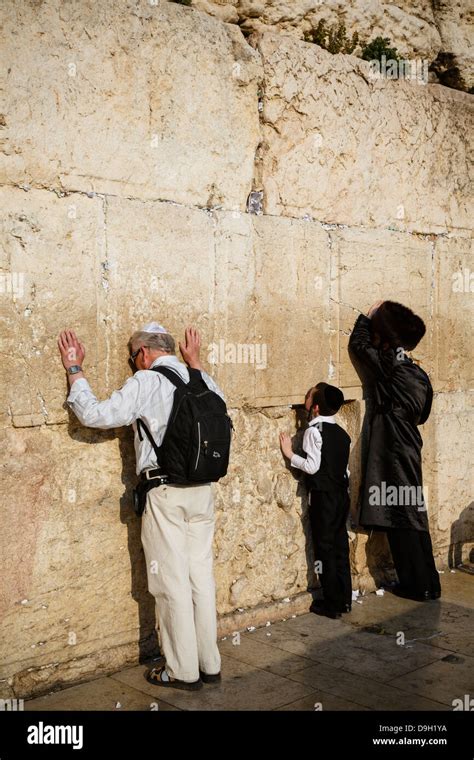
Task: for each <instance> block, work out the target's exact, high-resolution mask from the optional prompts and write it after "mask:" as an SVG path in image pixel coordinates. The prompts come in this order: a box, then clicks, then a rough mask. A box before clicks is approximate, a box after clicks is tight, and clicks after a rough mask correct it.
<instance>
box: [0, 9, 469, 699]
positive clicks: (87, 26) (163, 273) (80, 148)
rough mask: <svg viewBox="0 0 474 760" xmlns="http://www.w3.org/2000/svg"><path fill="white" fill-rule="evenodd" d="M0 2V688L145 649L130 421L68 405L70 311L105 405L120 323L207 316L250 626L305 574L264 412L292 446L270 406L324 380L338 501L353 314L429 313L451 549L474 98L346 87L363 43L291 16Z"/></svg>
mask: <svg viewBox="0 0 474 760" xmlns="http://www.w3.org/2000/svg"><path fill="white" fill-rule="evenodd" d="M261 5H262V6H263V5H264V4H263V3H261ZM229 7H230V6H228V5H224V4H221V9H222V12H223V13H224V12H225V9H226V8H229ZM234 7H235V6H234ZM275 7H276V4H275ZM374 7H375V6H374ZM377 7H378V6H377ZM391 8H392V11H391V12H393V13H395V12H396V11H395V10H394V8H395V7H394V6H391ZM4 9H5V12H6V13H5V15H6V23H7V34H6V40H7V42H6V47H5V53H6V60H7V66H6V67H5V71H8V69H10V71H9V73H8V77H7V80H8V89H7V99H6V112H5V114H4V115H3V116H4V118H3V120H2V122H1V123H2V124H3V123H4V124H5V126H4V127H3V129H2V134H4V135H5V137H6V140H5V141H3V142H2V146H3V153H2V154H1V156H2V162H3V163H2V165H3V170H2V171H3V174H2V180H1V184H2V186H1V188H0V193H1V198H0V201H1V208H2V222H1V229H2V253H1V260H0V275H1V278H2V279H1V293H0V304H1V313H2V345H1V351H2V362H1V365H0V366H1V388H2V395H1V400H2V403H1V408H0V414H1V421H2V424H1V446H2V451H3V452H4V455H3V463H4V468H3V472H4V476H3V481H2V483H3V489H2V490H3V493H2V503H3V505H4V519H3V523H2V524H3V528H2V538H1V539H0V544H1V557H2V560H1V574H2V580H3V583H2V586H1V592H0V663H1V664H0V696H7V697H8V696H12V695H13V696H14V695H16V696H26V695H28V694H31V693H40V692H41V691H46V690H48V689H50V688H52V687H53V686H55V685H58V684H64V683H71V682H74V681H76V680H80V679H85V678H88V677H90V676H91V675H97V674H98V673H102V672H110V671H111V670H114V669H117V668H119V667H121V666H122V665H123V664H125V663H127V662H133V661H134V660H136V658H137V656H138V654H139V653H141V654H143V653H145V652H150V651H153V649H154V647H155V637H154V634H153V627H154V605H153V599H152V598H151V597H150V596H149V594H148V593H147V590H146V578H145V568H144V564H143V555H142V551H141V546H140V523H139V520H138V519H137V518H136V517H135V516H134V515H133V512H132V510H131V489H132V486H133V483H134V457H133V445H132V437H131V431H130V430H122V431H94V430H88V429H84V428H82V427H81V426H80V425H79V424H78V422H77V420H76V419H75V418H74V416H73V415H71V413H70V412H69V410H68V408H67V407H66V406H65V404H64V402H65V398H66V382H65V377H64V372H63V370H62V368H61V365H60V362H59V359H58V354H57V347H56V339H57V335H58V333H59V332H60V330H61V329H63V328H65V327H72V328H76V329H77V330H78V332H79V334H80V337H81V339H82V340H83V341H84V343H85V344H86V361H85V366H86V371H87V376H88V378H89V379H90V382H91V385H92V387H93V389H94V391H95V392H96V394H97V396H98V397H99V398H101V399H102V398H106V397H107V396H108V395H109V394H110V393H111V392H112V391H113V390H114V389H116V388H118V387H120V386H121V384H122V383H123V382H124V380H125V379H126V378H127V377H128V376H129V373H130V370H129V368H128V366H127V351H126V342H127V339H128V338H129V336H130V334H131V332H132V331H133V330H134V329H137V328H138V327H140V325H141V324H143V322H145V321H149V320H150V319H158V320H159V321H161V322H162V323H164V324H165V325H167V326H168V328H169V329H170V330H171V331H172V332H173V334H174V335H175V337H176V338H178V339H180V338H181V337H182V335H183V330H184V327H185V326H186V325H187V324H188V323H193V324H195V325H196V326H197V327H198V328H199V329H200V331H201V333H202V338H203V358H204V363H205V364H206V366H207V368H208V370H209V371H210V372H212V374H213V375H214V376H215V377H216V379H217V381H218V382H219V384H220V385H221V386H222V388H223V389H224V390H225V393H226V396H227V399H228V402H229V407H230V409H231V414H232V417H233V419H234V424H235V428H236V433H235V439H234V449H233V456H232V461H231V467H230V469H229V473H228V475H227V477H226V478H225V479H224V480H223V481H222V482H221V483H219V485H217V486H216V488H215V494H216V514H217V529H216V540H215V562H216V579H217V593H218V608H219V614H220V615H221V621H222V622H221V626H223V628H222V630H224V629H225V630H227V629H226V628H225V626H226V625H233V624H234V623H229V622H228V621H229V620H233V619H234V618H233V617H232V616H233V615H234V614H239V613H238V612H237V611H238V610H239V609H243V608H244V609H245V612H244V613H242V616H243V617H242V618H241V620H245V621H246V622H245V625H247V624H250V622H249V621H251V619H252V617H251V616H252V614H253V612H252V611H253V610H256V612H255V615H256V618H255V619H258V620H262V619H263V616H264V615H266V614H267V613H266V610H267V609H268V610H273V612H271V613H270V612H269V613H268V614H272V615H278V614H280V613H279V612H278V611H279V610H282V609H288V611H290V610H292V611H294V612H298V611H301V609H302V604H303V603H304V599H305V592H306V589H307V587H308V585H311V584H312V583H313V581H314V578H313V573H312V551H311V547H310V542H309V540H308V539H309V534H308V525H307V514H306V503H305V493H304V489H303V487H302V485H301V483H300V482H299V481H298V480H297V478H296V477H295V474H294V473H292V472H290V471H289V470H288V469H286V468H285V466H284V463H283V461H282V459H281V456H280V454H279V450H278V432H279V431H281V430H288V432H291V433H293V434H294V435H295V445H296V446H299V445H300V444H301V435H302V430H301V425H302V422H303V419H302V417H301V413H300V412H298V411H295V410H291V409H290V408H289V406H290V404H296V403H301V402H302V400H303V397H304V394H305V392H306V390H307V388H308V387H309V386H310V385H313V384H314V383H315V382H317V381H318V380H325V379H327V380H330V381H332V382H334V383H338V384H340V385H341V386H342V387H343V388H344V390H345V395H346V398H347V399H348V400H350V401H351V403H350V404H347V406H346V407H344V410H343V412H342V413H341V415H340V416H341V422H342V424H343V425H344V426H345V427H346V428H347V430H348V431H349V433H350V435H351V437H352V441H353V447H352V452H351V460H350V469H351V473H352V477H351V499H352V517H353V519H354V520H355V519H356V517H357V496H358V491H359V486H360V467H359V461H360V453H361V452H360V447H361V440H360V429H361V425H362V420H363V414H364V405H363V401H362V393H361V388H360V384H359V380H358V377H357V375H356V373H355V372H354V370H353V368H352V365H351V364H350V362H349V360H348V357H347V340H348V335H349V333H350V330H351V327H352V325H353V322H354V320H355V318H356V316H357V314H358V313H359V312H360V311H364V312H365V311H366V310H367V309H368V307H369V306H370V305H371V304H372V303H373V302H374V301H375V300H377V299H379V298H382V297H385V298H387V297H391V298H396V299H399V300H401V301H403V302H405V303H407V304H408V305H410V306H412V307H413V308H414V309H416V310H417V311H418V312H419V313H420V314H421V315H422V316H423V317H424V319H425V320H426V323H427V335H426V337H425V339H424V340H423V342H422V344H421V345H420V347H419V349H417V351H416V352H415V358H416V359H417V360H420V361H421V362H422V364H423V366H425V367H426V369H427V370H428V371H429V372H430V373H431V377H432V381H433V384H434V387H435V391H436V395H435V400H434V406H433V414H432V417H431V418H430V420H429V421H428V423H427V424H426V425H425V427H424V429H423V430H422V434H423V438H424V442H425V446H424V449H423V456H424V472H425V482H426V485H427V486H428V494H429V508H430V520H431V527H432V537H433V543H434V548H435V553H436V556H437V560H438V562H439V566H440V567H447V564H448V562H453V563H456V562H460V561H461V560H462V559H466V558H467V557H468V556H469V552H470V551H471V549H472V547H473V546H474V534H473V524H472V506H470V504H471V499H472V496H471V494H472V485H473V483H472V467H471V468H470V467H469V454H470V449H471V448H472V446H471V447H470V435H471V431H472V429H473V427H474V425H473V420H472V393H470V390H469V389H470V388H472V380H473V361H472V350H471V346H470V338H469V326H470V324H471V323H472V308H473V299H474V295H473V292H472V291H473V288H474V283H472V274H471V273H472V270H473V268H474V263H473V257H472V248H471V238H470V229H471V226H472V212H471V213H470V214H469V204H470V197H469V193H468V181H469V177H468V171H467V147H466V146H467V143H468V136H469V132H468V130H469V121H468V119H469V118H470V116H469V113H470V110H469V109H470V98H469V97H468V96H467V95H463V94H462V93H461V94H460V93H453V92H452V91H450V90H447V89H446V88H443V87H440V86H432V85H428V86H427V87H425V88H423V87H419V86H416V85H414V84H411V85H410V84H408V83H393V82H382V81H378V82H375V83H374V82H372V81H370V80H369V81H366V70H365V69H364V64H361V63H360V62H358V61H357V60H356V59H354V58H351V57H347V56H331V55H329V54H327V53H325V52H324V51H321V50H318V49H317V48H316V47H313V46H310V45H308V44H306V43H303V42H301V41H300V40H298V39H297V36H294V37H289V36H288V35H287V34H285V35H282V36H277V35H276V34H275V32H274V31H272V30H271V31H269V32H265V34H263V35H262V34H261V32H260V31H259V32H258V33H256V34H255V35H254V36H253V37H252V39H251V43H252V45H250V44H249V43H248V42H246V41H245V39H244V37H243V36H242V34H241V32H240V31H239V29H238V28H237V26H235V21H236V19H235V18H231V17H230V16H229V17H228V18H225V17H224V16H222V18H223V19H224V20H227V21H231V22H232V23H231V24H225V23H222V21H219V20H217V19H215V18H210V17H209V16H206V15H205V14H202V13H197V12H195V11H192V10H189V9H186V8H183V7H179V6H177V5H176V4H173V3H164V2H162V3H159V4H158V6H152V5H150V6H149V5H148V4H141V3H138V2H132V0H130V1H129V2H127V3H119V4H118V3H112V1H111V0H110V1H109V0H107V1H106V2H104V3H100V4H93V3H92V2H89V1H88V0H81V2H79V3H75V4H73V5H64V4H62V3H59V2H57V3H55V2H53V1H52V0H49V1H48V2H44V3H42V4H40V5H38V4H37V3H33V2H31V3H30V2H25V3H22V4H18V3H14V2H13V0H12V1H11V2H8V3H6V4H4ZM406 10H407V11H408V10H409V8H408V6H407V9H406ZM387 12H388V11H387ZM410 13H411V11H410ZM258 14H260V11H258ZM423 14H425V12H424V11H423V13H421V11H420V16H421V17H422V18H423V19H425V15H426V19H425V21H426V24H428V26H429V25H430V24H431V21H430V19H429V18H428V15H429V14H425V15H423ZM408 17H410V18H411V17H412V16H411V15H410V14H408V16H407V18H408ZM255 18H257V16H255ZM271 23H274V22H271ZM259 28H260V27H259ZM429 28H431V27H430V26H429ZM407 34H408V31H407ZM420 34H421V31H420ZM420 44H421V43H420ZM70 63H75V65H76V69H75V76H70V74H69V73H68V72H69V71H70V69H69V68H68V67H69V64H70ZM364 77H365V78H364ZM259 101H260V107H261V108H262V107H263V110H261V111H260V116H259ZM154 134H156V135H157V136H158V140H157V141H155V142H152V140H153V135H154ZM155 143H156V144H155ZM257 148H258V149H257ZM251 190H263V191H264V197H263V209H262V210H263V213H262V214H253V213H252V214H251V213H247V211H246V208H247V206H246V203H247V196H248V193H249V192H250V191H251ZM471 283H472V285H471ZM26 467H28V477H25V475H24V473H25V468H26ZM350 542H351V543H350V546H351V562H352V570H353V580H354V587H356V588H360V589H361V590H364V589H365V590H370V589H373V588H374V586H375V585H377V584H379V583H380V582H381V581H382V579H383V577H390V576H391V573H392V570H391V561H390V554H389V552H388V548H387V545H386V541H385V538H384V536H375V535H372V536H370V537H369V536H367V535H366V533H365V532H364V531H361V530H360V529H359V528H358V527H356V525H355V524H354V525H352V527H351V532H350ZM285 599H289V600H290V601H289V602H284V601H283V600H285ZM281 614H282V615H283V612H282V613H281ZM236 619H237V618H236ZM272 619H274V618H272ZM226 621H227V622H226Z"/></svg>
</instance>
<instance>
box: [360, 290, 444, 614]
mask: <svg viewBox="0 0 474 760" xmlns="http://www.w3.org/2000/svg"><path fill="white" fill-rule="evenodd" d="M425 331H426V328H425V324H424V322H423V320H422V319H421V318H420V317H418V316H417V315H416V314H414V313H413V312H412V311H411V310H410V309H408V308H407V307H405V306H403V305H402V304H399V303H395V302H394V301H380V302H378V303H377V304H374V306H373V307H372V308H371V309H370V311H369V315H368V317H366V316H364V315H362V314H361V315H360V316H359V317H358V319H357V320H356V323H355V325H354V329H353V331H352V334H351V337H350V340H349V353H350V356H351V358H352V360H353V362H354V365H355V366H356V369H357V371H358V372H359V375H360V376H361V378H362V382H363V384H364V390H365V396H366V408H367V413H366V422H365V430H364V437H365V446H364V449H365V458H364V461H363V467H362V469H363V472H362V497H361V510H360V518H359V521H360V524H361V525H362V526H364V527H365V528H368V529H374V530H384V531H386V533H387V538H388V542H389V545H390V550H391V553H392V558H393V562H394V565H395V569H396V571H397V575H398V580H399V585H398V586H397V587H396V588H395V589H394V590H395V593H398V594H399V595H400V596H404V597H408V598H410V599H416V600H420V601H423V600H428V599H437V598H438V597H439V596H440V595H441V586H440V582H439V574H438V571H437V569H436V566H435V562H434V559H433V549H432V544H431V538H430V533H429V525H428V514H427V507H426V502H425V496H424V493H423V478H422V469H421V448H422V445H423V441H422V438H421V435H420V432H419V430H418V426H419V425H422V424H423V423H424V422H426V420H427V419H428V417H429V414H430V410H431V403H432V399H433V389H432V387H431V382H430V379H429V377H428V375H427V374H426V372H425V371H424V370H423V369H421V367H419V366H418V365H417V364H415V363H414V361H413V360H412V359H411V358H409V357H408V356H407V354H406V353H405V352H406V351H411V350H412V349H414V348H415V346H417V345H418V343H419V341H420V340H421V338H422V337H423V335H424V334H425Z"/></svg>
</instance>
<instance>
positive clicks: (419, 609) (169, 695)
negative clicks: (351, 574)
mask: <svg viewBox="0 0 474 760" xmlns="http://www.w3.org/2000/svg"><path fill="white" fill-rule="evenodd" d="M441 581H442V584H443V598H442V600H440V601H438V602H427V603H417V602H411V601H408V600H403V599H398V598H397V597H395V596H393V595H392V594H390V593H387V592H386V593H385V594H384V596H377V595H376V594H370V595H368V596H365V597H363V598H362V599H361V602H362V603H354V604H353V611H352V613H351V614H350V615H344V616H343V618H341V619H340V620H328V619H326V618H321V617H318V616H316V615H313V614H307V615H302V616H299V617H296V618H291V619H289V620H286V621H285V622H281V623H275V624H273V625H271V626H266V627H264V628H259V629H257V630H255V631H252V632H245V633H241V634H240V642H239V640H238V638H239V637H238V636H229V637H227V638H226V639H225V640H223V641H221V642H220V649H221V653H222V673H223V681H222V683H221V684H218V685H211V684H208V685H204V687H203V689H201V690H200V691H199V692H195V693H192V692H191V693H190V692H183V691H178V690H176V689H169V688H167V689H164V688H159V687H154V686H151V685H150V684H148V683H147V681H146V680H145V678H144V673H145V671H146V669H147V666H146V665H137V666H136V667H132V668H127V669H126V670H122V671H120V672H118V673H114V674H113V675H110V676H107V677H101V678H98V679H96V680H93V681H89V682H88V683H85V684H81V685H79V686H73V687H71V688H68V689H64V690H62V691H59V692H56V693H53V694H49V695H47V696H44V697H38V698H36V699H33V700H30V701H28V702H26V704H25V709H26V710H120V709H121V710H150V709H155V710H156V709H159V710H315V709H323V710H430V711H431V710H452V709H453V705H452V703H453V700H454V699H462V700H464V699H465V695H470V697H471V698H474V633H473V632H474V575H473V573H472V568H458V569H457V570H456V571H455V572H450V571H446V572H445V573H444V574H443V575H442V576H441ZM403 637H404V642H405V643H404V645H402V644H401V643H397V639H398V641H399V642H401V641H402V640H403Z"/></svg>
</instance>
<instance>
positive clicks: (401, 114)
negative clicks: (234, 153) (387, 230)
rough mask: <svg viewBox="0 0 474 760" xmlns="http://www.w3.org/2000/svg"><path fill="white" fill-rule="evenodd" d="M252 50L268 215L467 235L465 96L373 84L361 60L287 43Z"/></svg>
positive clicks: (272, 38) (468, 114)
mask: <svg viewBox="0 0 474 760" xmlns="http://www.w3.org/2000/svg"><path fill="white" fill-rule="evenodd" d="M254 42H255V44H256V45H257V47H258V49H259V50H260V52H261V54H262V57H263V61H264V70H265V97H264V104H263V113H262V117H263V118H262V121H263V134H264V141H263V144H262V146H261V169H260V171H261V175H260V176H261V183H262V187H263V189H264V193H265V195H264V198H265V211H266V213H268V214H273V215H279V214H284V215H289V216H297V217H302V216H305V215H310V216H312V217H314V218H316V219H319V220H320V221H325V222H330V223H338V224H349V225H356V226H359V225H368V226H383V227H389V226H390V227H393V228H395V229H398V230H410V231H413V232H425V233H429V232H436V233H442V232H445V231H446V228H448V229H451V228H461V229H463V228H467V229H469V228H470V219H471V218H472V186H473V185H472V166H473V156H472V141H471V140H470V139H469V135H470V133H471V132H472V125H473V121H474V118H473V117H474V106H473V103H472V100H473V99H472V96H470V95H467V94H466V93H463V92H458V91H455V90H450V89H448V88H446V87H442V86H441V85H422V84H419V83H416V82H414V81H397V82H394V81H390V80H383V79H373V78H372V79H371V78H370V69H369V64H368V63H366V62H365V61H359V60H358V59H356V58H354V57H353V56H344V55H338V56H333V55H331V54H330V53H327V52H326V51H324V50H322V49H321V48H319V47H318V46H316V45H310V44H307V43H301V42H299V41H298V40H295V39H294V38H292V37H291V36H282V35H281V34H270V33H268V34H264V35H263V36H262V37H255V38H254ZM453 167H456V169H455V171H454V172H453ZM427 187H429V188H430V192H429V193H427V192H426V188H427Z"/></svg>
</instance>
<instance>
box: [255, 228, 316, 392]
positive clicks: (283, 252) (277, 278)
mask: <svg viewBox="0 0 474 760" xmlns="http://www.w3.org/2000/svg"><path fill="white" fill-rule="evenodd" d="M255 233H256V234H255V268H256V297H255V301H256V323H257V338H258V340H260V341H263V343H264V344H265V345H267V346H268V366H267V369H266V370H265V371H262V372H259V373H258V375H257V382H256V403H258V404H261V405H264V406H265V405H266V406H270V405H275V404H276V403H278V402H279V400H280V403H303V399H304V395H305V393H306V391H307V390H308V388H309V387H310V386H312V385H314V384H315V383H316V382H318V381H319V380H326V379H327V378H328V376H329V374H330V350H329V306H330V302H329V276H330V271H329V268H330V258H329V243H328V238H327V235H326V233H325V231H324V230H323V229H322V228H321V227H320V226H319V225H316V224H310V223H307V222H299V221H296V220H287V219H275V218H272V217H260V218H256V220H255Z"/></svg>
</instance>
